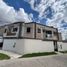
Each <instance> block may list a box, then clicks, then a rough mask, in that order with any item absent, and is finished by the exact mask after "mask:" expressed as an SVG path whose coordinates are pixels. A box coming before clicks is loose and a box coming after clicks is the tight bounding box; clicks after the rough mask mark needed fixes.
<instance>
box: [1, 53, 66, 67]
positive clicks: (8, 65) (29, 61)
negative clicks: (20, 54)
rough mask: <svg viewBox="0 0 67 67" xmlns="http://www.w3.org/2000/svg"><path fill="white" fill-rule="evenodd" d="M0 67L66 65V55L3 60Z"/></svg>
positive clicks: (54, 66) (58, 66)
mask: <svg viewBox="0 0 67 67" xmlns="http://www.w3.org/2000/svg"><path fill="white" fill-rule="evenodd" d="M0 67H67V55H66V54H64V55H56V56H45V57H44V56H43V57H35V58H23V59H11V60H4V61H0Z"/></svg>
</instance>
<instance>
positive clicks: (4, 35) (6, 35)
mask: <svg viewBox="0 0 67 67" xmlns="http://www.w3.org/2000/svg"><path fill="white" fill-rule="evenodd" d="M19 25H20V23H16V24H10V25H7V26H5V29H6V32H5V33H3V37H18V35H19V27H20V26H19ZM13 28H18V30H17V31H16V32H13ZM8 34H9V35H8ZM13 34H14V35H13Z"/></svg>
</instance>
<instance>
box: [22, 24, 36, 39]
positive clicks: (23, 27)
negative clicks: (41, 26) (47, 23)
mask: <svg viewBox="0 0 67 67" xmlns="http://www.w3.org/2000/svg"><path fill="white" fill-rule="evenodd" d="M27 27H30V28H31V31H30V33H27ZM34 30H35V28H34V24H33V23H32V24H28V23H27V24H24V26H22V34H21V36H22V37H28V38H34Z"/></svg>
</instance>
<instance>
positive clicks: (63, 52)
mask: <svg viewBox="0 0 67 67" xmlns="http://www.w3.org/2000/svg"><path fill="white" fill-rule="evenodd" d="M59 52H60V53H67V51H59Z"/></svg>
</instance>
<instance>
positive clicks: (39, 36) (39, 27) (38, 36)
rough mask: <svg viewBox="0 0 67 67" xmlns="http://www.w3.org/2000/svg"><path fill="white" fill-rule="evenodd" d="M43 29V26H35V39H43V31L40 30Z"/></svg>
mask: <svg viewBox="0 0 67 67" xmlns="http://www.w3.org/2000/svg"><path fill="white" fill-rule="evenodd" d="M43 27H44V26H42V25H38V24H36V38H37V39H44V38H43V30H42V28H43ZM38 29H40V30H41V32H40V33H38Z"/></svg>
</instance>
